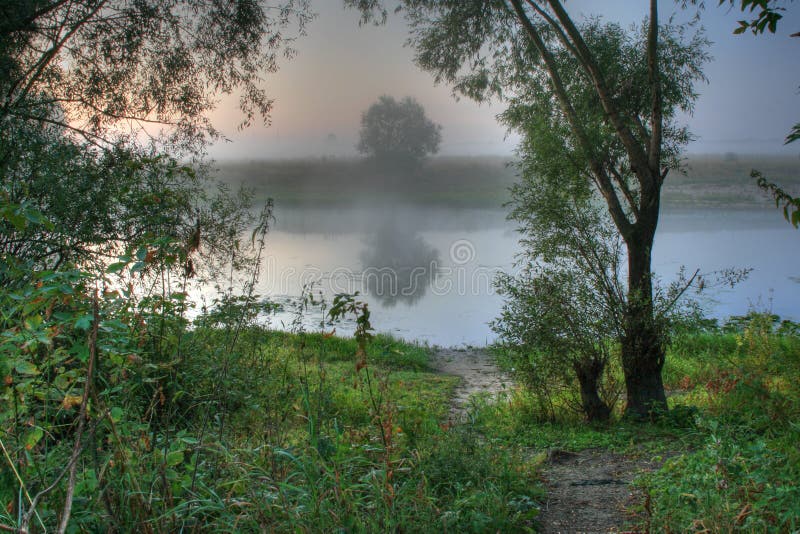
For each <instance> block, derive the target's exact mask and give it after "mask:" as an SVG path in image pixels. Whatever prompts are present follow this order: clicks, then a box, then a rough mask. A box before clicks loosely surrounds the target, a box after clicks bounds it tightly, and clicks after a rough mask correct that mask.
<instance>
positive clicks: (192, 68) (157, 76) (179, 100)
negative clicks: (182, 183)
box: [0, 0, 310, 146]
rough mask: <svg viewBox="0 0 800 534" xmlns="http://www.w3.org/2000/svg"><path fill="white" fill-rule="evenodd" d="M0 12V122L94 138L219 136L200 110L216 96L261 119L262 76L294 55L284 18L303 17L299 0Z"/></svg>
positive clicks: (27, 6)
mask: <svg viewBox="0 0 800 534" xmlns="http://www.w3.org/2000/svg"><path fill="white" fill-rule="evenodd" d="M2 13H3V17H2V19H3V23H2V25H0V68H2V72H3V76H2V77H0V80H2V81H0V93H2V97H0V120H2V124H3V128H5V127H6V125H7V121H8V120H10V119H12V118H13V120H21V121H25V120H34V121H36V122H40V123H49V124H58V125H59V126H61V127H62V128H64V129H66V130H68V131H74V132H77V133H79V134H80V135H82V136H83V137H84V138H85V139H87V140H90V141H92V142H98V141H102V140H106V139H107V138H108V137H109V136H113V135H114V132H113V131H112V130H116V131H119V130H121V129H122V130H125V129H127V130H129V131H131V133H136V132H138V131H139V130H141V129H142V128H147V129H148V130H149V133H150V134H151V135H157V134H158V128H159V127H160V126H168V127H170V128H171V129H172V131H171V132H170V141H171V142H173V143H176V144H178V145H182V146H196V143H197V142H200V141H202V139H203V137H204V136H206V135H207V134H211V135H216V132H215V130H214V129H213V127H212V125H211V124H210V123H209V121H208V119H207V118H206V113H207V112H208V111H209V110H211V109H213V108H214V106H215V103H216V101H217V99H216V97H217V96H218V95H219V94H230V93H233V92H237V93H238V94H239V95H240V98H239V103H240V108H241V110H242V112H243V114H244V120H243V125H244V124H247V123H249V122H250V121H251V120H252V119H254V118H256V116H258V115H260V116H262V117H264V118H265V119H266V117H267V114H268V113H269V111H270V109H271V106H272V101H271V100H269V99H268V98H267V96H266V94H265V92H264V90H263V89H262V88H261V87H259V83H260V81H261V76H262V75H263V73H265V72H274V71H276V70H277V68H278V61H279V58H280V57H281V55H287V56H291V55H292V51H291V49H290V48H289V47H288V46H287V45H289V44H290V43H291V38H289V37H287V36H286V34H285V32H286V28H287V27H288V26H289V24H290V23H292V22H295V21H296V22H298V23H299V26H300V31H302V29H303V27H304V24H305V23H306V22H307V21H308V20H309V18H310V15H309V12H308V3H307V2H306V1H305V0H288V1H287V2H284V3H282V4H279V5H276V6H265V5H262V4H261V3H260V2H257V1H255V0H242V1H238V2H234V3H218V2H203V1H196V0H187V1H180V2H168V3H164V2H160V1H150V0H144V1H136V2H129V1H125V0H67V1H49V0H24V1H20V2H11V3H6V4H5V5H4V7H3V8H2Z"/></svg>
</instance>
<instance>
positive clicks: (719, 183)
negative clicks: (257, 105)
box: [218, 155, 800, 209]
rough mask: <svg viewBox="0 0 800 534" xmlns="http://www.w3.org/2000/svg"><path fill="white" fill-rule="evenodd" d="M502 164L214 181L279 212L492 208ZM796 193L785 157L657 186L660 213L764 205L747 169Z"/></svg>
mask: <svg viewBox="0 0 800 534" xmlns="http://www.w3.org/2000/svg"><path fill="white" fill-rule="evenodd" d="M511 160H512V158H503V157H474V158H470V157H438V158H433V159H431V160H430V161H428V162H427V163H425V164H424V166H423V167H422V168H421V169H419V170H417V171H416V172H407V173H394V172H391V171H389V170H386V169H382V168H380V167H378V166H376V165H373V164H371V163H369V162H365V161H361V160H357V159H335V158H330V159H306V160H262V161H257V160H253V161H228V162H222V163H220V164H219V165H218V167H219V173H218V174H219V176H220V177H221V178H222V179H223V180H224V181H227V182H229V183H231V184H234V185H245V186H246V187H250V188H253V189H254V190H255V192H256V196H257V197H258V198H267V197H272V198H274V199H276V201H277V202H278V204H279V205H296V204H306V205H319V204H334V205H335V204H353V203H363V202H367V203H380V202H391V203H396V202H410V203H419V204H434V205H451V206H464V207H489V208H499V207H500V206H502V204H503V203H504V202H506V201H508V200H509V195H508V188H509V187H510V186H511V185H512V184H513V183H514V181H515V180H516V171H515V169H514V167H513V166H512V165H509V162H510V161H511ZM753 168H755V169H759V170H760V171H762V172H763V173H764V175H765V176H767V177H769V178H770V179H771V180H773V181H775V182H777V183H779V184H781V185H782V186H783V187H784V188H785V189H786V190H787V191H790V192H791V191H794V192H800V160H798V159H797V158H794V157H787V156H744V155H743V156H735V155H727V156H719V155H693V156H690V157H689V158H688V159H687V161H686V169H685V170H686V172H685V174H683V173H679V172H673V173H671V174H670V176H669V178H668V179H667V180H666V182H665V184H664V190H663V204H664V206H665V208H668V209H669V208H752V207H763V206H768V205H770V201H769V199H768V197H767V196H766V195H764V194H763V193H762V192H761V191H760V190H759V189H758V188H757V187H756V185H755V180H753V179H752V178H750V170H751V169H753Z"/></svg>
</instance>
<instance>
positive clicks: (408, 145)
mask: <svg viewBox="0 0 800 534" xmlns="http://www.w3.org/2000/svg"><path fill="white" fill-rule="evenodd" d="M441 130H442V127H441V126H440V125H438V124H436V123H434V122H433V121H431V120H430V119H429V118H428V117H426V116H425V110H424V109H423V108H422V106H421V105H420V103H419V102H417V101H416V100H415V99H413V98H411V97H406V98H404V99H403V100H401V101H399V102H398V101H396V100H395V99H394V98H392V97H391V96H386V95H384V96H381V97H380V98H379V99H378V101H377V102H375V103H374V104H372V105H371V106H370V107H369V109H368V110H367V111H365V112H364V113H363V114H362V115H361V132H360V134H359V137H360V139H359V142H358V145H357V148H358V151H359V152H360V153H362V154H366V155H368V156H369V157H371V158H373V159H374V160H375V161H377V162H379V163H381V164H382V165H387V166H399V167H401V168H406V167H415V166H418V165H419V164H420V163H421V162H422V160H424V159H425V157H426V156H428V154H435V153H436V152H438V151H439V143H440V142H441V140H442V134H441Z"/></svg>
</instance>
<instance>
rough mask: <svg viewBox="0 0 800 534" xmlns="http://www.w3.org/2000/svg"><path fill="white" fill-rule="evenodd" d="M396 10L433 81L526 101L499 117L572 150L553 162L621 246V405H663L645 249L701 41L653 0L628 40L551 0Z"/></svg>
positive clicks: (700, 58)
mask: <svg viewBox="0 0 800 534" xmlns="http://www.w3.org/2000/svg"><path fill="white" fill-rule="evenodd" d="M346 5H349V6H351V7H354V8H357V9H360V10H361V12H362V15H363V17H364V20H370V18H372V17H375V18H376V19H377V20H383V18H384V17H385V14H386V10H385V8H383V4H382V2H380V0H368V1H367V0H363V1H362V0H353V1H347V2H346ZM398 10H399V11H402V12H404V13H405V16H406V19H407V20H408V21H409V23H410V25H411V32H412V37H411V39H410V42H411V44H412V45H413V46H414V47H415V49H416V58H415V59H416V61H417V63H418V64H419V65H420V66H421V67H422V68H424V69H426V70H429V71H431V72H432V73H433V74H434V76H435V79H436V81H437V82H438V81H447V82H448V83H451V84H452V85H453V88H454V91H455V92H456V93H459V94H462V95H465V96H467V97H469V98H473V99H476V100H481V101H485V100H488V99H490V98H493V97H500V98H501V99H504V100H507V101H509V102H510V103H512V104H513V103H515V102H517V103H518V104H519V105H518V108H519V107H523V106H527V110H528V113H524V114H523V113H519V112H514V110H511V112H510V114H509V115H507V120H510V124H511V125H512V126H513V127H515V128H519V129H521V130H522V132H523V135H525V134H526V131H525V129H526V128H528V127H532V128H536V122H537V121H540V130H542V131H544V130H545V129H546V127H545V125H549V126H550V128H551V129H552V133H551V135H550V136H549V138H551V139H552V138H559V139H560V145H561V146H563V147H565V149H564V152H566V153H568V154H575V155H577V157H576V158H574V160H571V159H567V158H565V159H564V161H563V163H562V165H564V166H565V167H569V166H571V165H574V167H575V168H574V169H570V170H571V171H572V172H569V173H568V176H574V175H583V176H584V178H585V179H588V180H591V181H592V183H593V184H594V185H595V187H596V188H597V189H598V190H599V191H600V193H601V196H602V198H603V200H604V201H605V204H606V208H607V211H608V213H609V215H610V216H611V219H612V221H613V223H614V225H615V227H616V229H617V231H618V232H619V234H620V236H621V237H622V239H623V241H624V242H625V246H626V249H627V257H628V263H629V269H628V271H627V275H628V284H627V291H628V293H629V294H628V298H627V300H626V305H627V308H626V310H625V314H624V315H625V322H624V331H625V333H624V336H623V339H622V343H621V355H622V363H623V368H624V370H625V377H626V380H625V383H626V390H627V407H626V410H627V411H628V413H629V414H630V415H632V416H635V417H645V416H646V415H647V413H648V412H649V410H650V409H651V408H652V407H653V406H658V407H660V408H661V409H664V408H665V407H666V398H665V395H664V389H663V384H662V382H661V376H660V372H661V367H662V365H663V358H664V340H663V339H662V338H661V337H660V333H661V332H660V330H659V327H658V325H657V324H656V323H657V321H656V320H655V318H654V316H653V313H654V312H653V288H652V282H653V280H652V271H651V252H650V251H651V250H652V245H653V239H654V237H655V231H656V227H657V224H658V216H659V210H660V193H661V187H662V185H663V183H664V179H665V178H666V176H667V174H668V173H669V171H670V170H671V169H673V168H675V164H676V157H677V150H676V149H677V148H679V147H680V146H681V145H682V144H684V143H685V142H686V141H688V136H687V134H686V132H685V130H683V129H682V128H679V127H676V126H675V125H674V124H673V121H674V118H675V116H676V113H677V112H678V111H679V110H683V111H690V110H691V107H692V103H693V101H694V96H695V93H694V91H693V83H694V82H695V81H697V80H702V79H703V76H702V72H701V70H700V69H701V65H702V63H703V62H704V61H705V60H706V59H707V55H706V52H705V40H704V39H703V38H702V37H701V36H699V37H698V36H696V37H695V38H694V39H692V40H690V41H689V42H686V39H685V38H684V37H685V36H684V35H682V33H681V32H680V31H676V29H674V28H664V27H662V26H661V25H660V24H659V20H658V3H657V2H651V3H650V9H649V20H648V21H646V23H645V24H643V29H642V31H641V33H640V35H639V36H637V37H636V38H635V39H634V38H632V37H631V36H630V34H628V33H626V32H623V31H622V30H620V29H619V28H615V26H614V25H611V24H609V25H601V24H599V23H596V22H592V21H589V22H588V23H585V24H576V22H575V21H574V20H573V19H572V17H571V16H570V14H569V13H568V12H567V9H566V8H565V6H564V3H563V2H560V1H557V0H551V1H547V2H535V1H527V2H522V1H520V0H510V1H508V2H506V1H502V0H495V1H491V2H484V1H478V0H474V1H472V0H471V1H459V2H456V1H452V2H451V1H447V2H433V1H425V0H423V1H417V0H408V1H404V2H401V3H400V7H399V8H398ZM517 111H519V110H517ZM587 118H588V119H589V120H587ZM531 137H533V136H531ZM553 161H554V160H553ZM575 162H577V164H576V163H575ZM565 189H567V190H568V189H569V185H567V184H565Z"/></svg>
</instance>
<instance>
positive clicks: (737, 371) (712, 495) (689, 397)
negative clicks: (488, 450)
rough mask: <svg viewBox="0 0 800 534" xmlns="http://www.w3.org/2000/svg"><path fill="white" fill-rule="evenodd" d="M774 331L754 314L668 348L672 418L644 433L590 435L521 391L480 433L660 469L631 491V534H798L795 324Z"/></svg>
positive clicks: (606, 428)
mask: <svg viewBox="0 0 800 534" xmlns="http://www.w3.org/2000/svg"><path fill="white" fill-rule="evenodd" d="M774 319H775V318H774V317H771V316H767V315H757V314H755V315H751V316H749V317H748V318H746V319H744V320H739V321H734V322H732V323H730V324H729V325H728V326H727V327H726V328H722V329H712V330H702V331H700V330H698V331H694V332H689V333H683V334H680V335H677V336H675V338H674V339H673V342H672V344H671V346H670V349H669V351H668V355H667V360H666V365H665V368H664V379H665V385H666V388H667V390H668V395H669V405H670V408H671V411H670V413H669V414H667V415H666V416H664V417H663V418H659V419H656V420H654V422H652V423H651V424H647V425H641V424H633V423H630V422H626V421H624V420H620V419H618V418H617V419H616V420H615V421H614V422H612V423H610V424H608V425H599V426H587V425H586V424H584V423H583V422H582V421H581V420H580V418H579V416H578V415H577V414H575V413H574V412H573V415H569V413H570V412H569V411H567V410H564V411H561V412H560V415H559V417H557V418H556V419H555V420H552V419H550V418H549V417H547V416H546V414H543V413H542V410H541V404H540V402H539V401H540V399H538V398H537V396H536V395H532V394H531V393H530V392H528V391H526V390H524V389H522V390H518V391H517V392H516V393H515V394H514V395H512V396H511V397H509V398H508V399H506V401H505V402H503V403H499V404H497V405H496V406H487V407H485V408H484V409H483V411H482V412H481V414H480V417H479V424H480V425H481V426H482V428H483V431H484V432H487V433H491V434H492V435H495V436H497V437H498V439H502V440H505V441H507V442H509V443H515V444H518V445H524V446H527V447H532V448H533V449H536V450H550V449H564V450H567V451H580V450H583V449H594V448H600V449H607V450H610V451H615V452H618V453H624V454H627V455H630V456H633V457H644V458H648V459H649V458H655V459H666V461H665V462H664V463H663V467H661V468H660V469H659V470H657V471H655V472H652V473H649V474H645V475H642V476H641V477H640V479H639V481H638V485H639V486H640V488H641V490H642V495H643V496H642V499H641V502H640V503H639V504H638V505H637V507H636V508H635V509H634V510H631V512H632V513H634V515H635V516H636V519H635V520H634V521H633V522H632V524H631V525H630V526H631V527H632V528H636V529H640V530H642V531H654V532H734V531H737V532H738V531H743V532H794V531H796V530H797V529H798V528H800V507H798V503H800V484H798V480H800V453H799V452H798V448H797V443H798V440H800V427H798V425H797V421H798V420H800V383H799V382H798V377H800V337H799V336H798V333H797V325H796V324H793V323H783V324H780V323H778V322H777V321H775V320H774ZM500 358H501V360H502V354H501V355H500ZM614 372H618V371H614ZM618 378H621V377H618ZM562 400H563V399H562ZM556 402H558V399H557V400H556ZM568 404H569V403H568V402H566V401H564V402H563V404H562V406H568Z"/></svg>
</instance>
